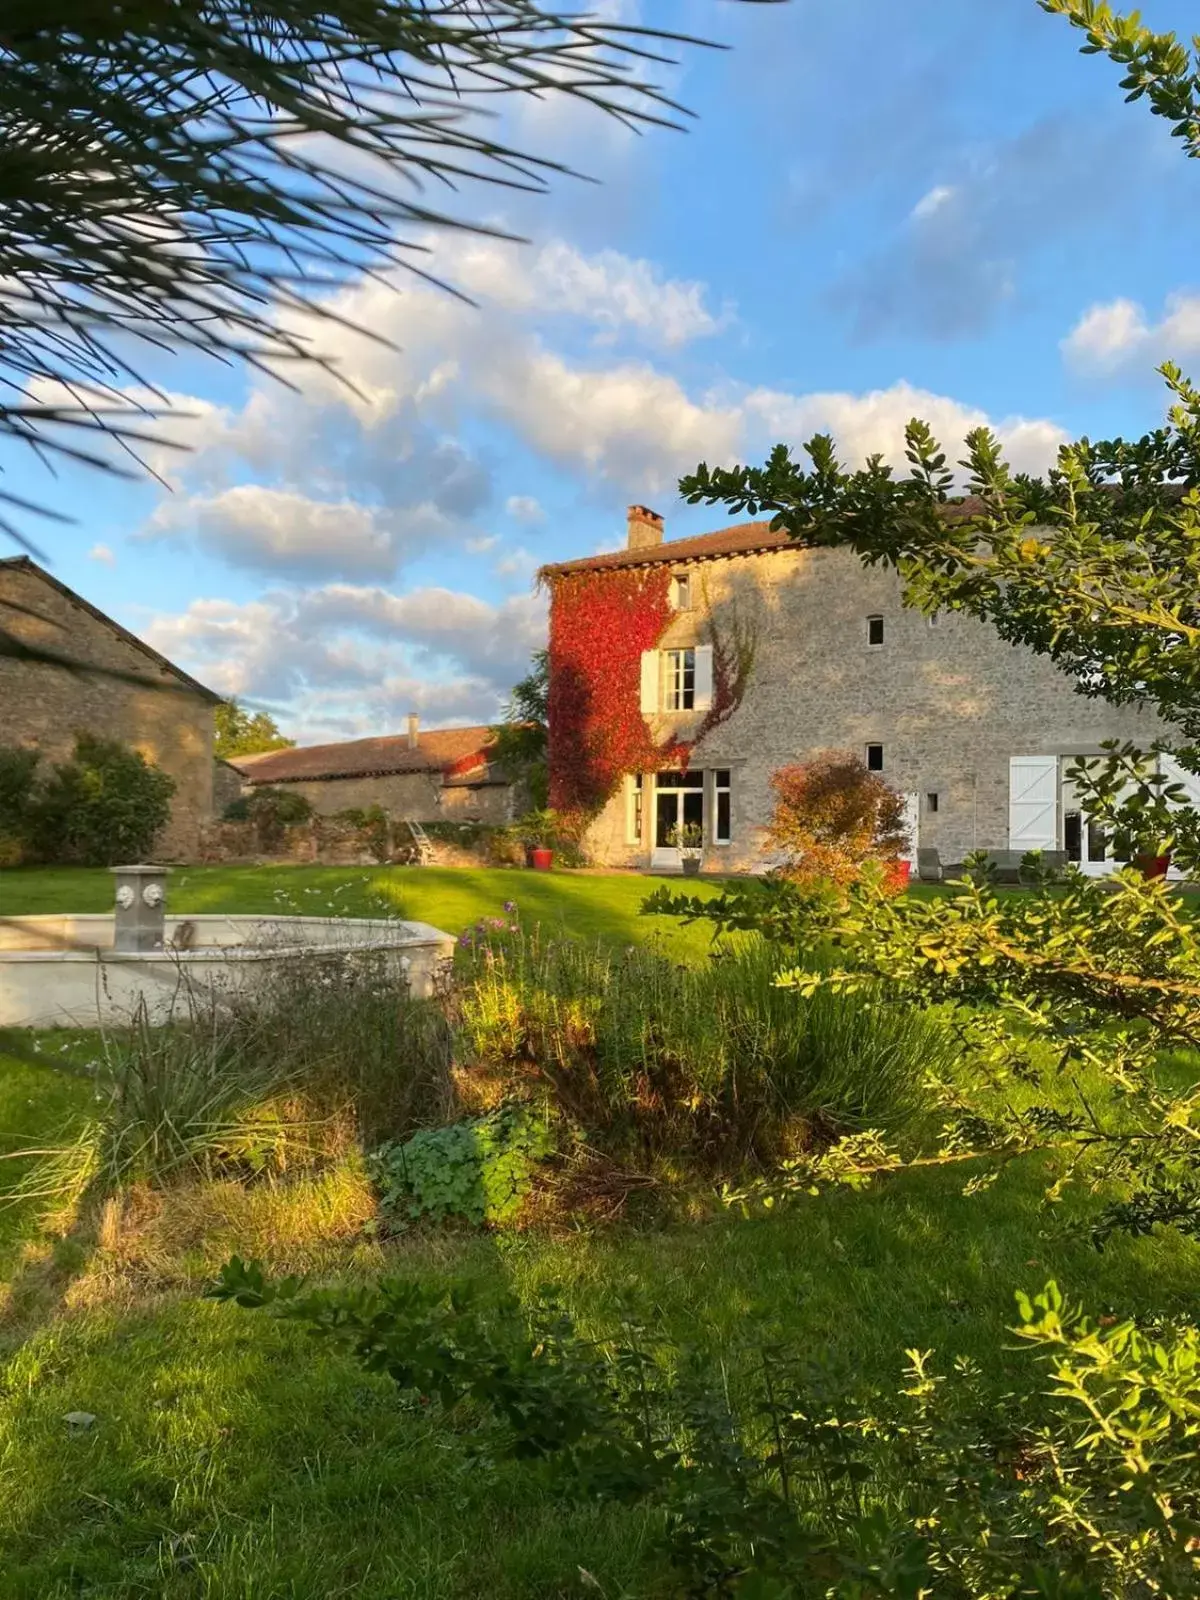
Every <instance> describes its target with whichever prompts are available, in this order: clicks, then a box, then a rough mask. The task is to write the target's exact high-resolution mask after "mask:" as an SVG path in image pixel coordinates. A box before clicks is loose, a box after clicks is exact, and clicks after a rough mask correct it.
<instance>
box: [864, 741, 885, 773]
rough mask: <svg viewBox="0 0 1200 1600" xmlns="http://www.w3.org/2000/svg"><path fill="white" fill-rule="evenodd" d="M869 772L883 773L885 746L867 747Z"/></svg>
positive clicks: (874, 745)
mask: <svg viewBox="0 0 1200 1600" xmlns="http://www.w3.org/2000/svg"><path fill="white" fill-rule="evenodd" d="M867 771H868V772H882V771H883V746H882V745H881V744H869V745H868V746H867Z"/></svg>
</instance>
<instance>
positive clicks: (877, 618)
mask: <svg viewBox="0 0 1200 1600" xmlns="http://www.w3.org/2000/svg"><path fill="white" fill-rule="evenodd" d="M875 622H877V623H878V624H879V637H878V639H872V637H871V625H872V623H875ZM886 638H887V624H886V623H885V621H884V619H883V616H882V615H881V613H880V612H878V611H875V612H873V613H872V614H871V615H870V616H869V617H868V618H867V649H868V650H882V649H883V644H884V640H885V639H886Z"/></svg>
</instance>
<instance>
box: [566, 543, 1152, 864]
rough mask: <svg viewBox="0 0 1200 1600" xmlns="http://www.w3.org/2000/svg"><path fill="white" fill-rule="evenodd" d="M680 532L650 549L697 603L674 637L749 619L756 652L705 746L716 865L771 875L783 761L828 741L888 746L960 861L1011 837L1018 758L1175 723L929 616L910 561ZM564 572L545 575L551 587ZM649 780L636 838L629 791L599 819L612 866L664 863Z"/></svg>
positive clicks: (708, 859)
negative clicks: (703, 550) (732, 546)
mask: <svg viewBox="0 0 1200 1600" xmlns="http://www.w3.org/2000/svg"><path fill="white" fill-rule="evenodd" d="M632 526H633V523H632V511H631V529H632ZM760 526H761V525H760ZM731 531H732V530H731ZM739 531H740V530H739ZM709 537H711V538H712V539H714V540H715V539H716V538H717V536H716V535H713V536H709ZM631 542H632V541H631ZM678 543H679V544H680V546H681V547H682V548H681V553H680V558H679V560H678V562H676V561H675V560H673V558H672V552H671V544H670V543H664V544H661V545H659V546H658V548H657V549H653V550H650V551H642V550H639V551H638V552H637V554H638V556H639V558H642V557H644V556H647V555H651V556H653V557H654V558H656V559H658V560H666V561H670V562H671V570H672V573H673V575H676V576H686V577H687V578H688V579H689V585H688V587H689V590H690V600H691V604H690V608H689V609H686V610H679V611H677V612H676V613H675V614H674V616H673V618H672V621H671V623H670V626H669V627H668V629H667V632H666V633H665V635H664V636H663V638H662V639H661V640H660V649H662V650H670V649H674V648H686V647H688V646H694V645H702V644H704V643H705V642H706V641H709V640H711V637H712V633H711V629H712V627H713V626H715V627H717V628H718V629H722V628H723V629H724V630H726V631H727V632H728V630H729V629H730V628H731V625H732V623H733V620H734V618H735V616H736V618H737V619H738V620H739V622H740V624H741V626H742V628H743V629H744V630H749V632H750V633H751V635H752V636H753V637H754V639H755V641H756V652H757V653H756V658H755V663H754V668H753V671H752V674H751V676H750V679H749V681H748V685H747V688H746V692H745V696H744V699H743V701H742V703H741V705H740V706H739V707H738V708H737V710H736V711H735V712H734V713H733V715H732V716H731V717H730V718H729V720H728V721H727V722H725V723H723V724H722V725H720V726H718V727H717V728H715V729H714V730H713V731H712V732H711V733H710V734H709V735H708V736H707V737H706V738H705V739H704V740H703V741H702V743H701V744H700V745H699V746H698V747H697V748H696V749H695V751H694V752H693V754H692V756H691V758H690V765H691V768H692V769H693V770H695V769H701V770H703V771H704V772H705V774H706V782H707V781H710V779H711V775H712V774H713V773H714V772H715V771H717V770H725V771H728V772H729V773H730V775H731V791H732V795H731V810H732V829H731V840H730V842H729V843H728V844H717V843H716V842H715V841H714V840H713V838H712V818H713V808H712V804H711V791H710V792H709V793H708V794H707V795H706V804H705V819H706V821H705V827H706V834H707V837H706V843H705V870H706V871H713V872H720V871H733V872H738V871H748V870H755V869H756V868H759V869H761V867H762V866H763V865H764V841H763V835H762V830H763V827H764V825H765V824H766V823H767V821H768V819H769V817H770V815H771V811H772V802H773V797H772V791H771V788H770V779H771V775H772V773H773V772H775V771H777V770H778V769H779V768H780V767H783V766H785V765H788V764H790V763H793V762H804V761H807V760H810V759H812V758H813V757H815V756H817V755H819V754H822V753H825V752H831V751H849V752H851V753H853V754H855V755H857V756H859V757H860V758H863V759H865V758H866V752H867V747H868V746H870V745H878V746H882V759H883V766H882V776H883V777H884V778H885V779H886V780H887V781H888V782H889V783H890V784H891V785H892V786H893V787H894V788H896V789H898V790H900V791H901V792H903V793H906V794H912V795H915V796H917V797H919V798H918V801H917V805H918V810H919V842H920V844H921V845H922V846H933V847H935V848H937V849H938V851H939V853H940V855H941V857H942V860H943V862H953V861H961V860H962V859H963V857H964V855H966V854H967V853H969V852H970V851H972V850H975V849H1003V848H1006V847H1007V846H1008V843H1009V798H1010V796H1009V789H1010V769H1009V761H1010V758H1012V757H1015V756H1037V755H1058V756H1064V757H1072V756H1078V755H1088V754H1093V753H1095V752H1096V751H1097V750H1098V748H1099V745H1100V743H1101V741H1102V740H1104V739H1114V738H1115V739H1130V740H1134V741H1136V742H1138V743H1140V744H1142V745H1143V746H1145V745H1149V744H1150V743H1152V742H1153V741H1154V740H1155V739H1157V738H1160V737H1162V736H1163V735H1164V733H1165V731H1166V730H1165V728H1164V726H1163V725H1162V723H1161V722H1160V721H1159V720H1158V719H1157V718H1156V717H1155V716H1154V715H1153V714H1151V713H1149V712H1144V711H1141V710H1139V709H1138V708H1136V707H1116V706H1113V705H1111V704H1109V703H1107V702H1105V701H1103V700H1096V699H1090V698H1087V697H1085V696H1083V695H1081V694H1079V693H1077V692H1076V691H1075V688H1074V685H1073V684H1072V682H1071V680H1070V679H1068V678H1067V677H1066V676H1064V675H1063V674H1062V673H1061V672H1059V671H1058V669H1057V668H1055V667H1054V666H1053V665H1052V664H1051V663H1050V662H1049V661H1048V660H1047V659H1046V658H1045V657H1040V656H1037V655H1035V654H1034V653H1033V652H1031V651H1029V650H1026V649H1024V648H1021V647H1016V646H1013V645H1009V644H1007V643H1005V642H1004V641H1003V640H1002V639H1001V638H1000V637H999V636H998V635H997V633H996V632H995V630H994V629H992V628H990V627H988V626H986V625H984V624H982V623H980V622H977V621H975V620H973V619H971V618H968V617H964V616H961V615H959V614H956V613H949V614H943V615H941V616H939V617H938V618H937V619H936V621H934V622H932V623H931V622H930V619H929V618H927V617H925V616H924V615H922V614H921V613H919V612H916V611H913V610H910V609H908V608H906V607H905V606H904V604H903V602H902V599H901V583H900V579H899V577H898V576H897V575H896V574H895V573H894V572H892V571H890V570H888V569H886V568H883V567H874V568H870V567H864V566H863V565H862V564H861V563H860V562H859V561H858V560H857V558H856V557H855V556H854V555H853V554H852V553H850V552H848V551H842V550H805V549H798V548H794V547H787V546H784V547H782V548H778V547H776V548H769V549H764V550H759V551H755V552H750V553H745V554H738V553H734V554H729V555H711V556H709V555H704V556H703V557H702V558H701V559H691V560H689V559H688V553H689V552H688V547H689V546H690V547H691V549H692V550H694V549H695V548H696V547H697V545H702V544H703V543H704V541H703V540H701V541H694V540H684V541H678ZM631 554H632V552H631ZM612 559H614V560H615V559H617V558H612ZM599 560H600V561H603V560H604V558H599ZM584 565H586V564H585V563H577V564H575V563H573V564H572V567H573V568H574V569H575V570H578V568H579V567H581V566H584ZM554 573H555V569H554V568H549V569H547V571H546V573H545V577H546V579H547V581H548V582H550V583H551V584H553V582H554ZM871 618H876V619H879V622H878V623H877V624H876V627H875V629H874V632H875V634H876V635H878V633H879V632H880V630H881V632H882V642H880V643H874V644H873V643H871V642H869V641H870V638H871V630H870V627H869V619H871ZM649 720H650V727H651V731H652V733H653V735H654V739H655V743H656V744H658V745H665V744H667V743H669V742H670V741H671V740H672V739H688V738H690V737H692V736H694V734H695V733H696V731H697V729H698V724H699V722H700V715H699V714H697V713H695V712H691V713H688V712H675V713H663V712H659V713H658V714H656V715H652V716H651V717H650V719H649ZM1064 765H1065V763H1064ZM643 784H644V790H643V803H642V829H641V837H640V838H639V839H637V840H634V839H633V838H632V837H631V826H632V824H631V818H632V816H633V814H634V813H633V811H632V808H631V798H630V794H629V792H628V789H627V788H626V789H622V790H620V791H618V792H617V793H615V794H613V795H612V797H611V798H610V799H609V801H608V803H607V804H606V806H605V807H604V809H603V810H602V812H601V813H600V815H599V816H598V817H597V818H596V820H595V822H594V823H593V825H592V828H591V830H590V834H589V839H588V844H589V847H590V850H591V853H592V855H593V857H594V859H596V860H597V861H599V862H605V863H609V864H612V865H624V866H644V865H646V864H647V862H648V861H649V860H650V855H651V846H652V844H653V842H654V841H653V837H652V831H653V817H654V807H653V779H652V777H651V776H650V775H646V776H645V777H644V779H643Z"/></svg>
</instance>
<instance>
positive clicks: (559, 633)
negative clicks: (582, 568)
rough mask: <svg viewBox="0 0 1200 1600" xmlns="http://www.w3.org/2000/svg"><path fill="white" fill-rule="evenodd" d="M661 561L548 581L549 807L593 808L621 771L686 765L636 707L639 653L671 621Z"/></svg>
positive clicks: (684, 749)
mask: <svg viewBox="0 0 1200 1600" xmlns="http://www.w3.org/2000/svg"><path fill="white" fill-rule="evenodd" d="M670 583H671V574H670V571H669V570H668V569H667V568H666V567H665V566H661V567H635V568H631V569H620V568H618V569H615V570H612V571H598V572H581V573H574V574H571V575H570V576H566V577H559V578H555V579H554V582H553V587H552V591H551V599H550V697H549V704H548V719H547V720H548V725H549V737H550V804H551V805H552V806H553V807H554V808H555V810H558V811H566V812H574V811H585V812H588V811H595V810H596V809H597V808H598V807H600V806H602V805H603V804H604V802H605V800H607V799H608V797H609V795H610V794H611V793H612V791H613V789H614V788H615V787H616V785H617V784H618V783H619V782H620V780H621V778H622V777H623V776H624V774H625V773H627V772H657V771H659V770H661V769H662V768H663V767H668V766H673V765H675V764H676V763H679V762H684V763H686V760H687V756H688V751H689V749H690V746H688V745H686V744H683V743H681V742H678V741H671V742H669V743H668V744H665V745H657V744H655V742H654V740H653V738H652V737H651V734H650V730H649V728H648V727H647V725H646V719H645V717H644V716H643V715H642V710H641V674H642V652H643V650H653V649H654V648H655V646H656V645H657V644H658V641H659V640H660V639H661V638H662V635H663V633H664V632H665V631H666V628H667V624H668V623H669V622H670V620H671V610H670V604H669V592H670Z"/></svg>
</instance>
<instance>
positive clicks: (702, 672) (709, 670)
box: [695, 644, 713, 711]
mask: <svg viewBox="0 0 1200 1600" xmlns="http://www.w3.org/2000/svg"><path fill="white" fill-rule="evenodd" d="M712 697H713V662H712V645H710V644H698V645H697V646H696V698H695V708H696V710H697V711H711V710H712Z"/></svg>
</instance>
